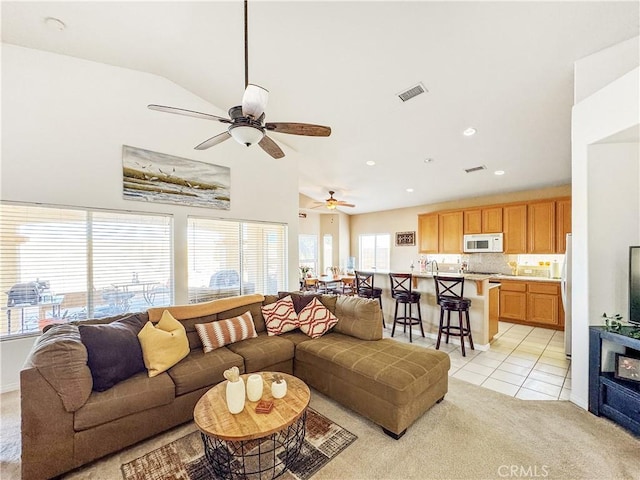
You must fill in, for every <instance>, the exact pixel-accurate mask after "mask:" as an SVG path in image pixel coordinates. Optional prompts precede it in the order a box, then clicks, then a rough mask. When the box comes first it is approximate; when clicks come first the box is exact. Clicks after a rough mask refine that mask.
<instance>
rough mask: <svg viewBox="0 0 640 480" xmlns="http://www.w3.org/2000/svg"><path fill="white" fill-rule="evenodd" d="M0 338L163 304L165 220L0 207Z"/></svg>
mask: <svg viewBox="0 0 640 480" xmlns="http://www.w3.org/2000/svg"><path fill="white" fill-rule="evenodd" d="M0 267H1V270H0V292H2V297H0V306H1V308H2V309H1V312H0V337H7V336H15V335H25V334H33V333H39V332H40V331H41V328H42V327H43V326H44V325H46V324H49V323H61V322H67V321H70V320H78V319H84V318H90V317H104V316H108V315H114V314H118V313H125V312H128V311H139V310H146V309H147V308H148V307H149V305H168V304H170V303H171V302H172V299H173V284H172V281H171V277H172V275H171V272H172V219H171V217H170V216H167V215H146V214H131V213H114V212H105V211H97V210H87V209H71V208H56V207H44V206H32V205H13V204H0Z"/></svg>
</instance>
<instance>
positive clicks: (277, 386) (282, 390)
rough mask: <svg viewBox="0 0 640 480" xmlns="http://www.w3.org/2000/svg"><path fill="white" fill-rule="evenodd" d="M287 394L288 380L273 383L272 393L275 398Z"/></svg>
mask: <svg viewBox="0 0 640 480" xmlns="http://www.w3.org/2000/svg"><path fill="white" fill-rule="evenodd" d="M286 394H287V382H286V381H285V380H282V381H281V382H280V383H278V382H273V383H271V395H273V398H282V397H284V396H285V395H286Z"/></svg>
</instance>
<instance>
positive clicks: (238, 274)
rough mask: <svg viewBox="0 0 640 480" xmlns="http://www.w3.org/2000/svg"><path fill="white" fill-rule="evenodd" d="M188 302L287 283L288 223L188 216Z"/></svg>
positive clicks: (269, 289) (274, 290)
mask: <svg viewBox="0 0 640 480" xmlns="http://www.w3.org/2000/svg"><path fill="white" fill-rule="evenodd" d="M188 257H189V262H188V263H189V280H188V283H189V302H191V303H197V302H205V301H209V300H214V299H216V298H223V297H231V296H233V295H241V294H247V293H256V292H259V293H265V294H273V293H277V292H278V290H284V289H286V286H287V269H288V266H287V227H286V226H284V225H280V224H269V223H252V222H240V221H232V220H212V219H206V218H196V217H189V221H188Z"/></svg>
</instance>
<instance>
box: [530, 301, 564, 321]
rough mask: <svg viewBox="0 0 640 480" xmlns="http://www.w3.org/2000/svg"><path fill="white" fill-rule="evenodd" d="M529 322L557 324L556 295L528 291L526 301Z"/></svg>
mask: <svg viewBox="0 0 640 480" xmlns="http://www.w3.org/2000/svg"><path fill="white" fill-rule="evenodd" d="M527 308H528V312H527V313H528V320H529V321H530V322H536V323H544V324H548V325H559V323H560V322H559V318H558V315H559V308H558V296H557V295H546V294H543V293H529V298H528V301H527Z"/></svg>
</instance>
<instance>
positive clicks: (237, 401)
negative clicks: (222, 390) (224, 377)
mask: <svg viewBox="0 0 640 480" xmlns="http://www.w3.org/2000/svg"><path fill="white" fill-rule="evenodd" d="M244 395H245V389H244V382H243V381H242V378H240V379H239V380H238V381H237V382H229V381H227V408H228V409H229V412H230V413H233V414H236V413H240V412H241V411H242V410H244Z"/></svg>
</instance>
